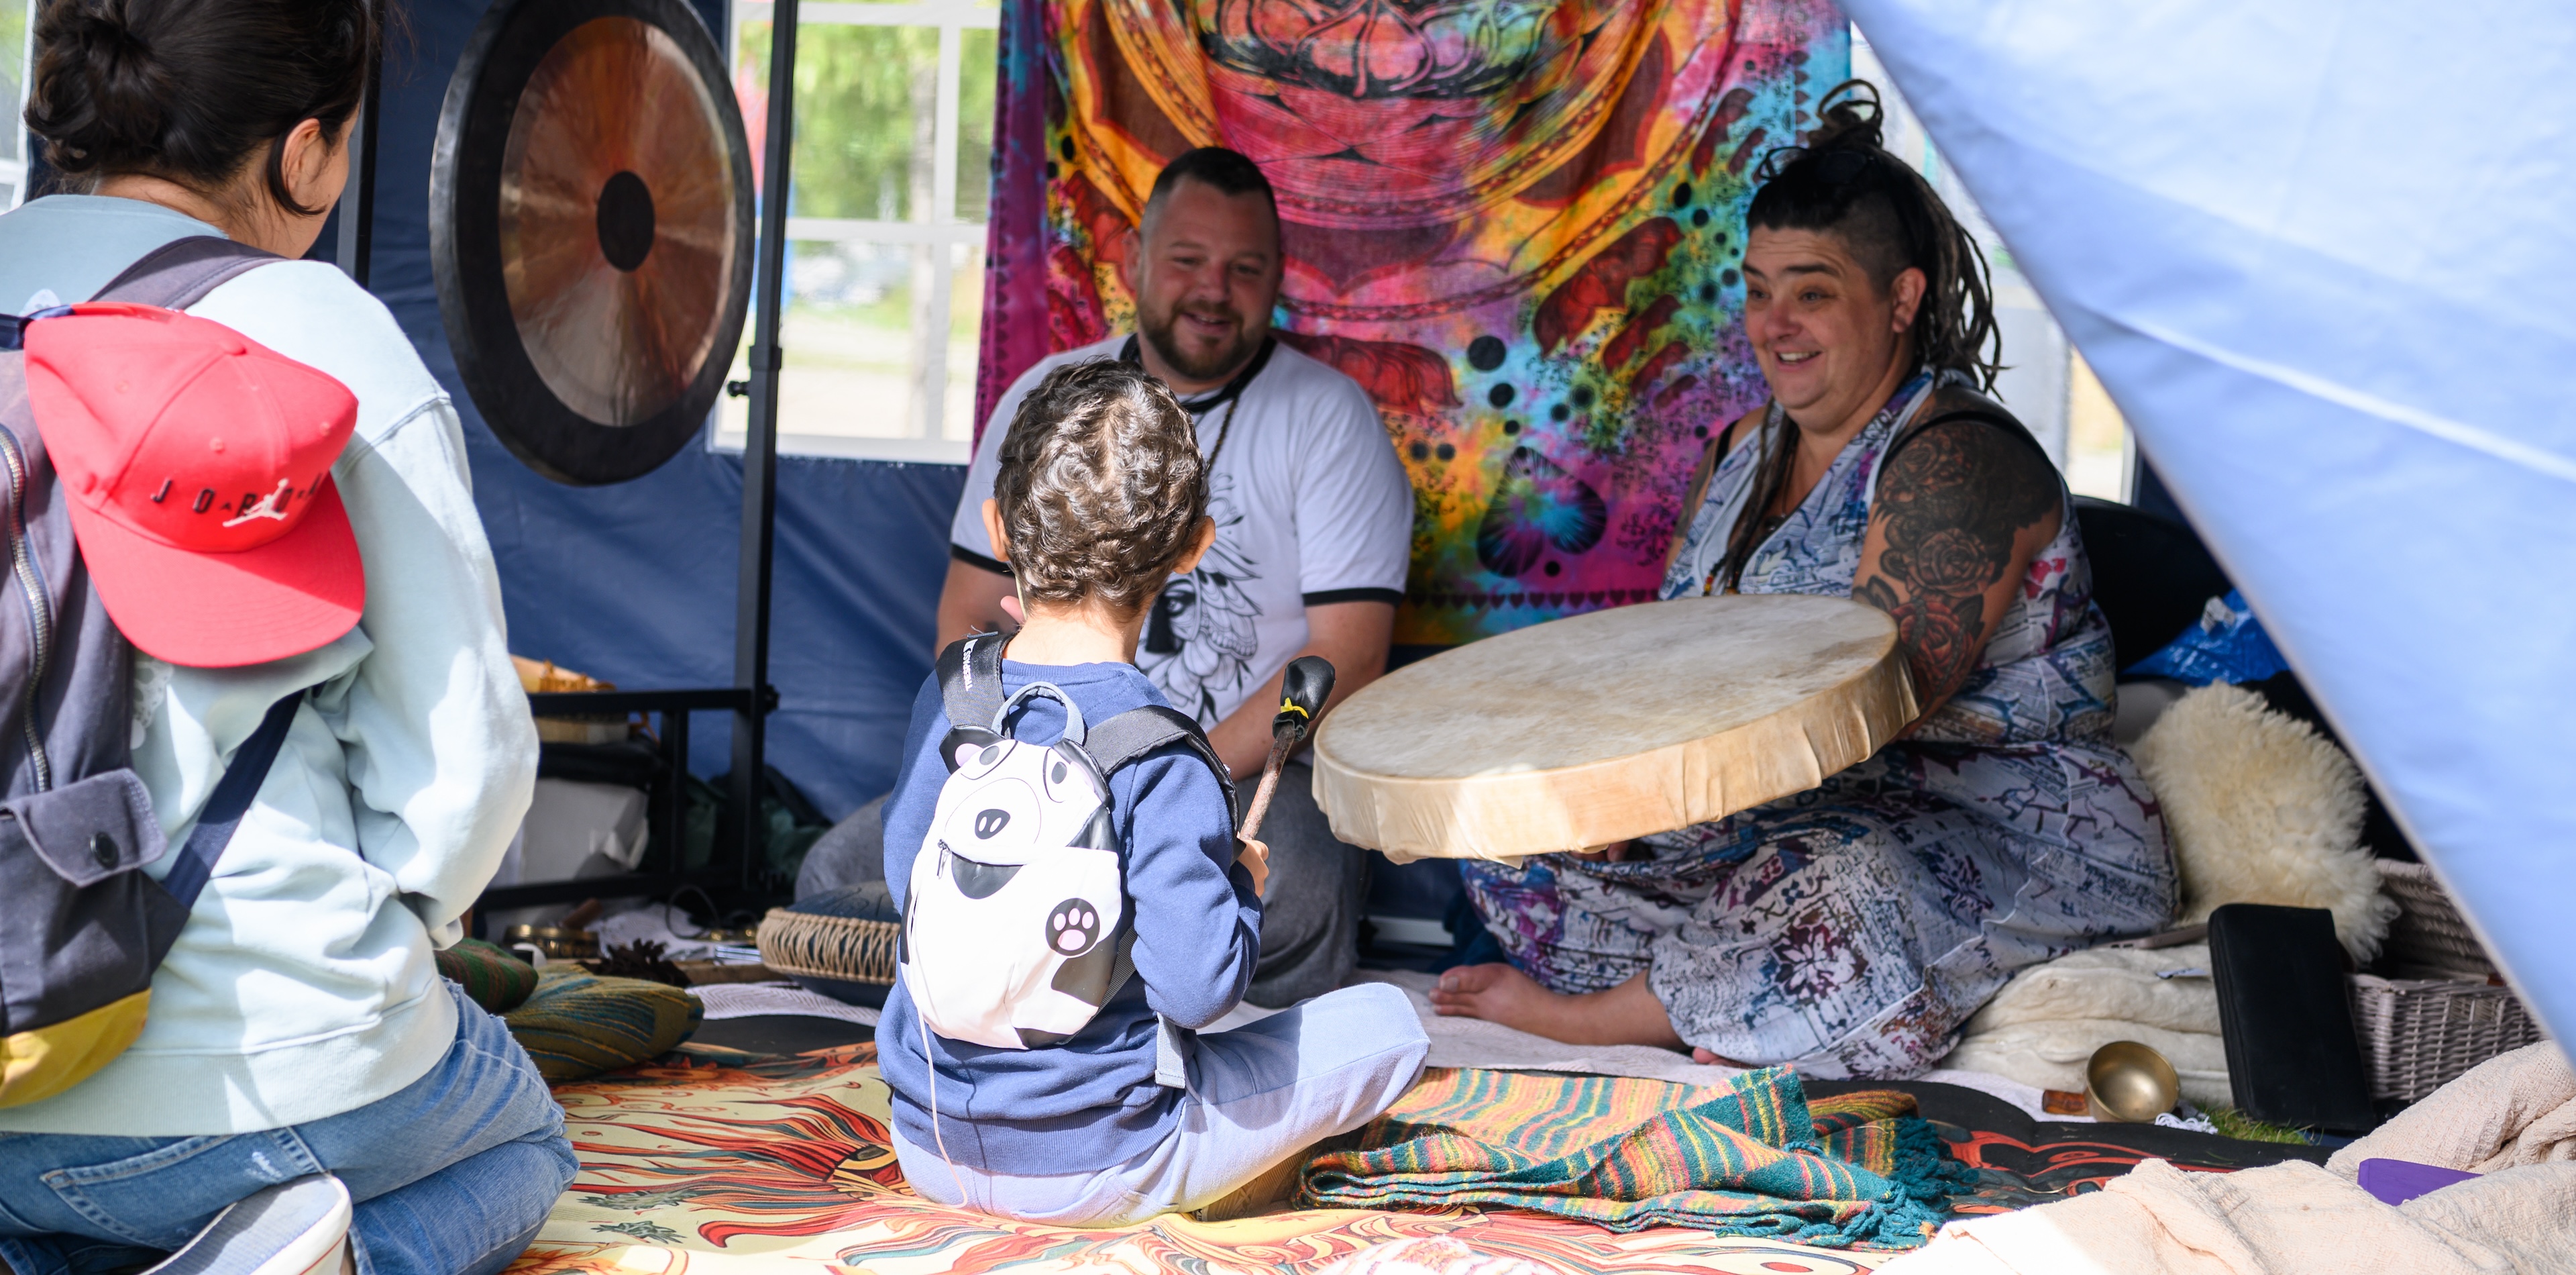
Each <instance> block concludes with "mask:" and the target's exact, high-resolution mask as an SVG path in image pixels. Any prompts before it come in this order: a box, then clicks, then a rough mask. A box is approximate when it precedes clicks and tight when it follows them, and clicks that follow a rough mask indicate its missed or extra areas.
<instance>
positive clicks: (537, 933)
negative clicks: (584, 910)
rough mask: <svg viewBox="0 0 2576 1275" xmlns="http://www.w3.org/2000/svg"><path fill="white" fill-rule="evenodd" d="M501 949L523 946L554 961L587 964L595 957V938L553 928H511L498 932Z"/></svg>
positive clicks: (533, 926)
mask: <svg viewBox="0 0 2576 1275" xmlns="http://www.w3.org/2000/svg"><path fill="white" fill-rule="evenodd" d="M501 937H502V946H504V947H518V946H519V945H521V944H526V945H528V946H530V947H533V948H535V949H537V950H538V951H540V952H543V953H545V954H546V955H547V956H548V957H551V958H553V959H555V960H558V961H561V960H570V959H575V958H578V959H583V960H588V959H591V958H593V957H596V956H598V955H599V936H598V935H597V934H594V933H592V932H591V931H589V930H572V929H565V928H563V927H560V926H553V925H513V926H511V927H510V928H509V929H507V930H503V931H502V932H501Z"/></svg>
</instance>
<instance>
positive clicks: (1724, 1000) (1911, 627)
mask: <svg viewBox="0 0 2576 1275" xmlns="http://www.w3.org/2000/svg"><path fill="white" fill-rule="evenodd" d="M1863 87H1864V88H1865V87H1866V86H1863ZM1824 118H1825V125H1824V127H1823V129H1822V130H1821V131H1820V132H1819V134H1818V135H1817V137H1816V138H1815V139H1814V140H1813V142H1812V143H1811V144H1810V145H1809V146H1807V147H1805V148H1804V149H1793V150H1787V151H1781V152H1776V153H1774V155H1773V156H1772V157H1771V159H1770V160H1769V161H1768V162H1767V163H1766V164H1765V165H1764V176H1765V184H1764V185H1763V186H1762V188H1761V189H1760V190H1759V191H1758V192H1757V193H1756V194H1755V196H1754V198H1753V203H1752V206H1751V209H1750V211H1749V212H1748V214H1747V216H1746V221H1747V223H1748V228H1749V233H1748V237H1747V243H1746V247H1745V253H1744V266H1743V269H1744V277H1745V328H1746V332H1747V335H1748V336H1749V337H1750V338H1751V339H1752V342H1753V346H1754V350H1755V353H1756V356H1757V358H1758V359H1759V362H1760V364H1761V367H1762V371H1763V375H1764V376H1765V378H1766V379H1767V380H1768V382H1769V384H1770V388H1771V392H1772V401H1771V402H1770V403H1769V404H1768V405H1766V406H1765V407H1763V408H1760V409H1757V410H1756V411H1754V412H1752V413H1749V414H1747V415H1746V416H1745V417H1744V418H1743V419H1741V420H1738V421H1736V422H1735V423H1734V425H1733V426H1732V427H1731V428H1729V429H1728V430H1726V431H1725V432H1724V433H1723V434H1721V435H1720V436H1719V437H1718V438H1717V439H1715V440H1712V443H1711V445H1710V449H1709V455H1708V458H1707V459H1706V460H1705V461H1704V462H1703V463H1702V466H1701V471H1700V475H1699V477H1698V478H1697V480H1696V481H1695V482H1694V485H1693V490H1692V492H1691V495H1690V499H1689V501H1688V503H1686V504H1685V506H1684V509H1685V511H1686V515H1685V516H1686V520H1687V521H1686V523H1685V525H1684V528H1683V530H1682V532H1681V534H1680V535H1679V537H1678V539H1677V543H1675V544H1674V546H1673V548H1672V552H1671V558H1670V564H1669V566H1668V568H1667V570H1666V572H1665V577H1664V584H1663V589H1662V596H1663V597H1665V598H1667V599H1670V598H1679V597H1696V596H1700V595H1703V594H1708V593H1726V592H1743V593H1748V594H1753V593H1805V594H1823V595H1832V596H1842V597H1849V598H1852V599H1855V600H1858V601H1861V602H1865V603H1868V604H1870V605H1872V606H1875V607H1877V608H1879V609H1881V610H1883V611H1886V612H1887V613H1888V614H1889V615H1891V616H1892V617H1894V619H1895V620H1896V623H1897V630H1898V640H1899V642H1900V644H1901V647H1902V649H1903V652H1904V655H1905V658H1906V662H1907V664H1908V666H1909V667H1910V670H1911V673H1912V676H1913V682H1914V687H1915V694H1916V698H1917V700H1918V702H1919V703H1920V704H1921V706H1922V711H1921V715H1920V716H1919V717H1918V718H1916V719H1915V721H1914V724H1913V725H1912V726H1911V727H1910V728H1909V729H1908V730H1907V731H1906V733H1905V735H1904V737H1903V738H1901V739H1900V740H1898V741H1897V742H1896V743H1893V744H1890V745H1888V746H1887V747H1884V748H1882V749H1880V750H1879V751H1878V752H1877V753H1876V754H1874V755H1873V756H1871V757H1870V758H1869V759H1868V760H1867V761H1864V762H1862V763H1861V764H1859V765H1857V766H1853V767H1851V768H1849V769H1847V770H1844V771H1842V772H1841V773H1839V774H1836V775H1833V776H1831V777H1830V778H1828V779H1826V780H1825V782H1824V783H1823V784H1822V785H1821V786H1819V787H1817V788H1815V789H1813V790H1811V791H1808V792H1804V793H1800V794H1798V795H1797V796H1794V797H1790V798H1785V799H1782V800H1779V801H1774V802H1771V803H1769V804H1767V805H1761V806H1756V807H1754V808H1752V809H1749V810H1745V811H1742V812H1741V813H1738V814H1734V815H1730V816H1727V817H1726V818H1723V819H1719V820H1716V821H1714V822H1711V823H1704V824H1700V825H1698V826H1695V827H1691V828H1686V829H1684V830H1682V831H1679V832H1673V833H1664V834H1659V835H1656V836H1651V837H1644V838H1640V839H1639V840H1637V841H1634V842H1630V843H1627V844H1624V845H1621V846H1614V847H1611V848H1609V849H1607V850H1604V851H1597V852H1593V853H1590V854H1583V855H1565V854H1560V855H1543V856H1539V857H1536V858H1532V859H1528V860H1525V861H1523V862H1522V863H1521V864H1519V865H1518V866H1512V865H1507V864H1498V863H1488V862H1469V863H1467V864H1465V865H1464V867H1465V872H1466V877H1467V883H1468V889H1469V891H1470V894H1471V896H1472V897H1473V899H1474V901H1475V904H1476V907H1477V910H1478V911H1479V913H1481V914H1482V916H1483V917H1484V919H1485V922H1486V925H1487V926H1488V928H1490V929H1491V930H1492V931H1493V933H1494V934H1495V936H1496V938H1498V939H1499V940H1500V941H1501V943H1502V945H1503V948H1504V949H1505V951H1506V953H1507V954H1508V955H1509V956H1510V959H1511V963H1510V964H1508V965H1500V964H1498V965H1480V966H1473V967H1469V968H1465V969H1460V970H1453V971H1451V972H1450V973H1448V974H1446V975H1444V976H1443V977H1442V981H1441V985H1440V987H1439V989H1438V990H1436V991H1435V992H1434V993H1433V994H1432V1000H1433V1003H1434V1004H1435V1005H1436V1006H1437V1007H1438V1008H1439V1010H1440V1011H1441V1012H1442V1013H1445V1014H1463V1015H1472V1016H1475V1017H1481V1018H1487V1019H1492V1020H1495V1021H1498V1022H1502V1023H1505V1024H1508V1025H1510V1026H1514V1027H1519V1028H1522V1029H1524V1030H1528V1031H1533V1032H1538V1033H1540V1034H1543V1035H1547V1036H1551V1037H1554V1038H1557V1039H1560V1040H1567V1041H1573V1042H1577V1043H1587V1044H1663V1045H1682V1044H1687V1045H1689V1046H1691V1047H1692V1048H1693V1050H1694V1053H1695V1054H1696V1055H1697V1056H1698V1057H1700V1058H1701V1059H1702V1060H1703V1061H1722V1062H1734V1063H1740V1064H1771V1063H1792V1062H1794V1063H1797V1064H1799V1065H1800V1066H1801V1067H1802V1068H1803V1069H1805V1070H1807V1071H1809V1072H1810V1073H1811V1074H1815V1075H1820V1076H1866V1077H1890V1076H1905V1075H1911V1074H1915V1073H1918V1072H1920V1071H1922V1070H1924V1069H1925V1068H1927V1067H1929V1066H1930V1065H1931V1064H1932V1063H1933V1061H1934V1060H1936V1059H1938V1058H1939V1057H1940V1056H1941V1055H1942V1054H1944V1053H1946V1052H1947V1051H1948V1050H1949V1048H1950V1046H1951V1044H1952V1043H1953V1041H1954V1039H1955V1035H1956V1032H1957V1029H1958V1027H1959V1025H1960V1024H1961V1023H1962V1022H1964V1021H1965V1020H1966V1019H1967V1017H1968V1016H1969V1015H1970V1014H1971V1013H1974V1012H1975V1010H1976V1009H1977V1007H1978V1006H1979V1005H1980V1004H1982V1003H1983V1002H1984V1001H1985V999H1986V998H1987V997H1988V996H1990V995H1992V994H1993V993H1994V991H1995V990H1996V989H1997V988H1999V987H2001V986H2002V985H2003V983H2004V980H2005V979H2007V978H2008V977H2010V976H2011V974H2012V973H2013V972H2014V971H2015V970H2017V969H2020V968H2022V967H2024V966H2027V965H2031V964H2034V963H2037V962H2039V961H2043V960H2047V959H2049V958H2051V957H2055V956H2058V955H2060V954H2063V953H2065V952H2068V951H2071V950H2074V949H2076V948H2081V947H2087V946H2090V945H2092V944H2094V943H2096V942H2099V941H2101V940H2103V939H2105V938H2109V937H2114V936H2118V935H2125V934H2136V933H2143V932H2147V931H2151V930H2154V929H2156V928H2157V927H2159V926H2160V925H2162V924H2163V923H2164V922H2165V921H2166V920H2167V919H2168V918H2169V917H2170V916H2171V915H2172V913H2173V909H2174V903H2175V882H2174V870H2173V862H2172V857H2171V855H2170V853H2169V852H2168V850H2167V849H2166V845H2165V834H2164V826H2163V823H2162V820H2161V818H2160V817H2159V815H2158V813H2157V809H2156V805H2155V800H2154V798H2153V796H2152V795H2151V794H2150V793H2149V792H2148V790H2147V788H2146V785H2145V784H2144V783H2143V782H2141V781H2140V779H2139V778H2138V774H2137V771H2136V769H2135V768H2134V767H2133V766H2131V764H2130V763H2129V760H2128V758H2127V757H2126V756H2125V755H2123V754H2122V753H2121V752H2120V751H2119V749H2118V748H2117V747H2116V746H2114V745H2113V743H2112V742H2111V715H2112V676H2113V672H2114V669H2113V662H2112V651H2111V634H2110V630H2109V627H2108V626H2107V625H2106V624H2105V623H2104V621H2103V618H2102V613H2101V612H2100V611H2099V610H2098V609H2097V608H2095V606H2094V605H2093V600H2092V576H2091V569H2090V567H2089V566H2088V564H2087V562H2086V560H2085V556H2084V546H2083V542H2082V541H2081V540H2080V539H2079V538H2078V534H2077V530H2076V523H2075V519H2074V516H2073V510H2072V507H2071V505H2070V504H2069V502H2068V498H2067V495H2066V490H2065V487H2064V485H2063V483H2062V482H2061V481H2060V480H2059V478H2058V475H2057V471H2056V469H2055V467H2054V466H2053V465H2051V464H2050V463H2049V460H2048V458H2047V456H2046V455H2045V454H2044V453H2042V452H2041V450H2040V448H2039V446H2038V444H2037V443H2036V442H2034V441H2033V440H2032V439H2031V437H2030V435H2029V434H2028V433H2027V432H2025V431H2024V430H2023V429H2022V427H2021V425H2020V424H2019V423H2018V422H2016V421H2014V420H2013V419H2012V418H2011V417H2010V416H2009V415H2007V414H2006V413H2005V412H2004V410H2003V409H2002V408H2001V407H2000V406H1998V405H1997V404H1995V403H1994V402H1993V401H1992V400H1991V399H1989V398H1986V397H1985V396H1984V395H1983V394H1981V393H1980V392H1979V390H1980V389H1981V388H1991V387H1992V385H1993V381H1994V374H1995V371H1996V367H1997V364H1996V362H1995V359H1994V358H1993V357H1992V356H1989V355H1988V354H1987V352H1986V351H1987V347H1988V346H1989V345H1990V344H1993V343H1995V342H1996V338H1995V327H1994V318H1993V311H1992V305H1991V302H1990V301H1989V299H1988V293H1987V282H1986V279H1985V273H1984V271H1985V262H1984V258H1983V256H1982V255H1981V254H1980V253H1979V252H1978V250H1977V248H1976V245H1975V243H1974V241H1973V240H1971V239H1970V238H1969V237H1968V235H1967V234H1966V233H1965V232H1964V231H1963V230H1961V229H1960V227H1959V225H1958V223H1957V222H1956V221H1955V220H1954V219H1953V218H1952V217H1951V215H1950V213H1949V210H1948V209H1946V208H1945V207H1943V205H1942V203H1941V200H1940V197H1939V196H1938V195H1936V194H1935V193H1934V192H1933V190H1932V188H1931V187H1930V186H1929V185H1928V184H1927V183H1925V182H1924V180H1923V179H1922V178H1921V177H1920V176H1919V175H1917V174H1916V173H1915V172H1914V171H1913V170H1911V169H1909V168H1907V167H1906V166H1905V165H1904V164H1903V163H1901V162H1899V161H1898V160H1896V159H1895V158H1894V157H1892V156H1890V155H1889V154H1887V152H1886V151H1885V150H1883V149H1882V148H1881V146H1880V140H1879V120H1878V110H1877V104H1876V102H1875V101H1873V100H1871V99H1870V98H1869V97H1868V96H1866V95H1863V96H1860V97H1858V98H1857V99H1854V98H1846V99H1844V100H1843V101H1842V102H1840V103H1839V104H1837V105H1833V106H1830V107H1829V108H1828V109H1827V110H1826V111H1825V112H1824ZM1711 671H1712V673H1713V674H1716V673H1721V672H1722V671H1723V670H1711Z"/></svg>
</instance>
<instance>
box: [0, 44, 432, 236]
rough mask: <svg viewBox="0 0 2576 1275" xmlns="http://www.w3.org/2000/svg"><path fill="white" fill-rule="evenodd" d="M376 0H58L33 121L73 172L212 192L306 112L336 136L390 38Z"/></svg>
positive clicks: (271, 160) (43, 49)
mask: <svg viewBox="0 0 2576 1275" xmlns="http://www.w3.org/2000/svg"><path fill="white" fill-rule="evenodd" d="M381 38H382V37H381V34H380V29H379V26H378V23H377V20H376V16H375V13H374V11H373V9H372V7H371V6H370V3H369V0H51V2H50V3H48V4H45V5H43V6H41V7H40V8H39V9H38V11H37V18H36V29H35V40H34V44H35V60H34V62H35V65H34V75H33V76H32V77H31V81H30V83H29V86H28V93H27V115H26V121H27V128H28V131H30V132H32V133H34V134H35V135H36V136H37V137H40V138H42V139H44V142H45V145H46V151H45V162H46V163H47V164H48V165H50V166H52V167H53V168H54V169H55V170H57V171H58V172H61V173H63V174H65V175H67V176H70V177H72V178H74V179H88V180H90V181H95V179H96V178H98V177H102V176H107V175H110V174H115V173H147V174H150V175H152V176H156V177H164V178H168V179H169V180H171V181H175V182H178V183H180V184H181V185H185V186H189V187H192V188H194V189H197V190H199V191H202V192H207V193H212V192H213V191H215V190H217V189H220V188H222V187H225V186H227V185H229V184H230V183H231V182H232V180H233V179H234V178H235V177H237V176H238V175H240V173H241V171H242V169H243V167H244V165H245V164H247V163H249V162H251V161H252V160H253V159H255V158H257V153H258V152H259V151H261V150H262V149H263V148H265V149H266V150H267V152H268V157H267V158H268V190H269V193H270V194H271V195H272V196H274V197H275V198H276V199H277V202H278V203H279V204H280V205H282V206H284V207H287V208H289V209H293V210H295V211H297V212H303V213H307V214H310V213H313V212H317V211H319V210H318V209H309V208H302V207H299V206H298V205H297V204H296V203H295V201H294V198H293V196H292V195H291V194H289V192H288V191H287V189H286V182H285V178H284V175H283V174H282V173H281V172H280V171H279V170H278V159H279V150H278V145H277V144H278V143H279V142H280V141H281V140H283V139H284V138H285V136H286V135H287V134H288V133H291V132H293V131H294V130H295V128H296V126H297V125H299V124H302V123H303V122H304V121H306V120H308V119H309V120H315V121H318V122H319V123H320V124H321V125H322V127H323V129H324V130H325V131H326V132H329V133H331V134H333V135H335V136H336V135H337V133H338V132H339V129H340V126H341V125H342V124H344V123H346V122H347V121H348V119H349V116H350V115H351V114H352V113H353V112H355V111H356V110H357V107H358V100H359V95H360V94H361V93H362V92H363V91H364V89H365V87H366V75H367V65H368V63H369V62H370V61H372V60H373V59H374V56H375V52H376V49H377V47H378V43H379V41H380V40H381Z"/></svg>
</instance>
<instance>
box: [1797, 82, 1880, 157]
mask: <svg viewBox="0 0 2576 1275" xmlns="http://www.w3.org/2000/svg"><path fill="white" fill-rule="evenodd" d="M1816 119H1817V124H1816V133H1815V136H1813V137H1811V138H1809V139H1808V140H1807V149H1809V150H1819V151H1822V150H1837V149H1842V148H1847V147H1867V148H1869V149H1872V150H1878V149H1884V148H1885V147H1886V145H1887V139H1886V123H1887V109H1886V108H1885V107H1884V106H1882V105H1881V104H1880V103H1879V99H1878V86H1877V85H1875V84H1872V83H1870V82H1869V81H1867V80H1845V81H1843V82H1842V83H1840V84H1837V85H1835V86H1833V87H1832V88H1831V89H1828V90H1826V91H1825V95H1824V97H1822V98H1820V99H1818V101H1817V105H1816Z"/></svg>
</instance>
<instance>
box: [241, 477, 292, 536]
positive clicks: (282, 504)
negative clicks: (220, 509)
mask: <svg viewBox="0 0 2576 1275" xmlns="http://www.w3.org/2000/svg"><path fill="white" fill-rule="evenodd" d="M293 490H295V480H293V479H291V478H280V479H278V480H277V490H275V491H272V492H270V493H268V494H267V495H265V496H262V497H260V498H259V499H258V501H256V502H255V503H253V504H251V505H250V506H249V507H247V508H245V509H243V510H242V511H241V516H240V517H237V518H234V519H232V520H231V521H228V522H226V523H225V524H224V525H225V526H227V527H238V526H240V525H242V524H243V523H246V522H249V521H251V520H252V519H254V518H274V519H276V520H278V521H279V522H284V521H286V494H287V493H288V492H290V491H293Z"/></svg>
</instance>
